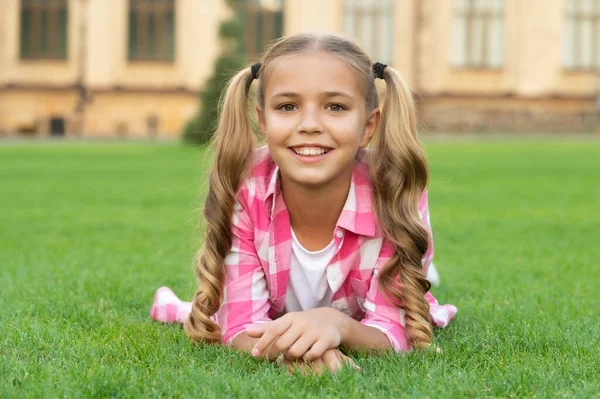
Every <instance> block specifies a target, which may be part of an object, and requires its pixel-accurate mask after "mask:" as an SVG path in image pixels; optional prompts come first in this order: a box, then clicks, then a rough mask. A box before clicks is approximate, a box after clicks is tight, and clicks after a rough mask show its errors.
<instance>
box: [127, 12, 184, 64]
mask: <svg viewBox="0 0 600 399" xmlns="http://www.w3.org/2000/svg"><path fill="white" fill-rule="evenodd" d="M129 59H130V60H132V61H169V62H170V61H173V60H174V59H175V0H129Z"/></svg>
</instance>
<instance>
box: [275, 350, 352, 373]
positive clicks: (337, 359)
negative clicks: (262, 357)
mask: <svg viewBox="0 0 600 399" xmlns="http://www.w3.org/2000/svg"><path fill="white" fill-rule="evenodd" d="M277 364H278V365H279V366H281V367H284V368H287V370H288V372H289V373H290V374H292V373H294V372H295V371H296V370H298V371H300V372H301V373H302V374H303V375H307V374H309V373H311V372H312V373H315V374H322V373H324V372H325V371H326V370H329V371H330V372H332V373H334V374H335V373H337V372H338V371H339V370H341V369H342V367H344V365H349V366H350V367H352V368H353V369H355V370H358V371H361V369H360V367H358V366H357V364H356V363H354V360H352V359H350V358H349V357H348V356H346V355H344V354H343V353H342V352H340V351H339V350H337V349H328V350H326V351H325V353H323V356H321V357H319V358H317V359H315V360H314V361H312V362H305V361H302V360H300V361H292V360H287V359H284V358H283V356H281V357H279V358H278V359H277Z"/></svg>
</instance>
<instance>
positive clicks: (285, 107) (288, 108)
mask: <svg viewBox="0 0 600 399" xmlns="http://www.w3.org/2000/svg"><path fill="white" fill-rule="evenodd" d="M279 109H280V110H282V111H285V112H292V111H294V110H295V109H296V106H295V105H294V104H283V105H281V106H280V107H279Z"/></svg>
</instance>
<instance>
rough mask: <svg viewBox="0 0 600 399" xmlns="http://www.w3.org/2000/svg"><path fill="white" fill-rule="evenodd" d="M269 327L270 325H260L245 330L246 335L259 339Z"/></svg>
mask: <svg viewBox="0 0 600 399" xmlns="http://www.w3.org/2000/svg"><path fill="white" fill-rule="evenodd" d="M270 325H271V323H261V324H259V325H257V326H254V327H250V328H249V329H247V330H246V334H247V335H248V336H249V337H252V338H260V337H262V336H263V334H264V333H265V331H267V328H269V326H270Z"/></svg>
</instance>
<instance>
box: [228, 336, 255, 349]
mask: <svg viewBox="0 0 600 399" xmlns="http://www.w3.org/2000/svg"><path fill="white" fill-rule="evenodd" d="M258 340H259V338H252V337H249V336H248V334H247V333H246V332H243V333H241V334H239V335H238V336H237V337H235V339H234V340H233V342H232V343H231V346H232V347H234V348H235V349H239V350H244V351H248V352H251V351H252V348H253V347H254V344H256V343H257V342H258Z"/></svg>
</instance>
